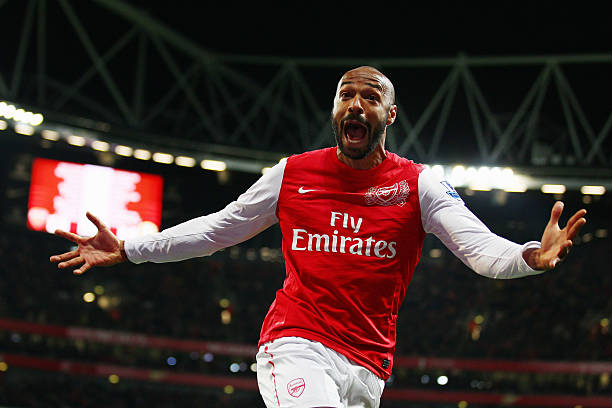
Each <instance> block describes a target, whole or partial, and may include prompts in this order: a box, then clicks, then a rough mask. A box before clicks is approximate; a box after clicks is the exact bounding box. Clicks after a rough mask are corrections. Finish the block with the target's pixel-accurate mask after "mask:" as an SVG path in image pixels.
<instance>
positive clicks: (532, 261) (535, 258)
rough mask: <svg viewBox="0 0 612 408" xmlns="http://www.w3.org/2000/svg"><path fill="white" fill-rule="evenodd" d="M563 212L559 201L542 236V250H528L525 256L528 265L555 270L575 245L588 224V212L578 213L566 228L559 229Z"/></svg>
mask: <svg viewBox="0 0 612 408" xmlns="http://www.w3.org/2000/svg"><path fill="white" fill-rule="evenodd" d="M562 212H563V203H562V202H561V201H557V202H556V203H555V205H553V208H552V211H551V214H550V220H549V221H548V224H547V225H546V228H545V229H544V234H543V235H542V240H541V243H542V246H541V248H540V249H534V250H528V251H525V253H524V254H523V256H524V258H525V261H526V262H527V264H528V265H529V266H530V267H531V268H533V269H538V270H547V269H552V268H554V267H555V266H556V265H557V263H559V261H561V260H562V259H563V258H565V257H566V256H567V254H568V253H569V250H570V248H571V247H572V245H573V241H572V240H573V239H574V238H575V237H576V235H577V234H578V231H580V228H582V226H583V225H584V224H586V219H585V218H584V216H585V215H586V210H584V209H582V210H579V211H577V212H576V213H575V214H574V215H572V217H571V218H570V219H569V221H568V222H567V225H566V226H565V228H563V229H561V228H560V227H559V218H560V217H561V213H562Z"/></svg>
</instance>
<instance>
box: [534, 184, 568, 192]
mask: <svg viewBox="0 0 612 408" xmlns="http://www.w3.org/2000/svg"><path fill="white" fill-rule="evenodd" d="M540 190H541V191H542V192H543V193H544V194H563V193H565V186H564V185H563V184H544V185H542V188H541V189H540Z"/></svg>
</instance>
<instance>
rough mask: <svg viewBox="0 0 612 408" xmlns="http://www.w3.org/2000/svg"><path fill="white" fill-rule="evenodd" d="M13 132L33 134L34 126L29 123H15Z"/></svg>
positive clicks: (26, 134)
mask: <svg viewBox="0 0 612 408" xmlns="http://www.w3.org/2000/svg"><path fill="white" fill-rule="evenodd" d="M15 133H19V134H20V135H25V136H32V135H33V134H34V128H33V127H32V126H30V125H26V124H25V123H17V124H15Z"/></svg>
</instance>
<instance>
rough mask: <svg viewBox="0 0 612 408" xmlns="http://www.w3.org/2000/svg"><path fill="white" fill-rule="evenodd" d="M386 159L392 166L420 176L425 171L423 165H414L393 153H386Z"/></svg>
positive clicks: (412, 162)
mask: <svg viewBox="0 0 612 408" xmlns="http://www.w3.org/2000/svg"><path fill="white" fill-rule="evenodd" d="M387 159H389V161H391V162H392V163H393V165H394V166H396V167H399V168H401V169H402V170H405V171H411V172H413V173H416V174H420V173H421V172H422V171H423V170H424V169H425V165H424V164H421V163H415V162H414V161H412V160H409V159H406V158H404V157H401V156H399V155H397V154H395V153H391V152H387Z"/></svg>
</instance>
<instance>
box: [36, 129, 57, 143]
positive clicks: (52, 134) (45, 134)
mask: <svg viewBox="0 0 612 408" xmlns="http://www.w3.org/2000/svg"><path fill="white" fill-rule="evenodd" d="M40 135H41V136H42V138H43V139H45V140H50V141H52V142H56V141H58V140H59V138H60V135H59V133H58V132H56V131H55V130H49V129H45V130H43V131H42V132H40Z"/></svg>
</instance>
